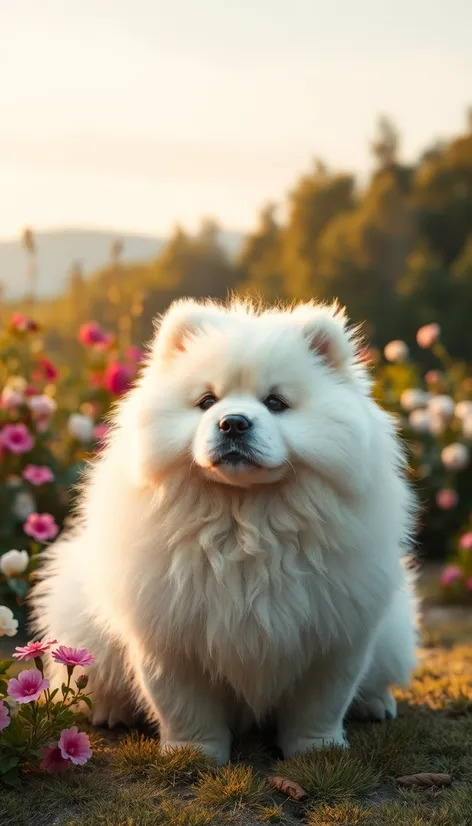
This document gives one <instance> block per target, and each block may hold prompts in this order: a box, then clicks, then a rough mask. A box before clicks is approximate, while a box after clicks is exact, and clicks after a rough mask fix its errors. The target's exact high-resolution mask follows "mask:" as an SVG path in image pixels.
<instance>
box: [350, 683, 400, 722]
mask: <svg viewBox="0 0 472 826" xmlns="http://www.w3.org/2000/svg"><path fill="white" fill-rule="evenodd" d="M396 716H397V703H396V700H395V697H394V696H393V694H392V692H391V691H390V689H386V691H384V692H383V693H382V694H371V693H365V694H363V695H359V697H356V698H355V700H354V701H353V703H352V705H351V708H350V709H349V713H348V717H349V719H351V720H365V721H368V720H370V721H376V722H383V721H384V720H394V719H395V717H396Z"/></svg>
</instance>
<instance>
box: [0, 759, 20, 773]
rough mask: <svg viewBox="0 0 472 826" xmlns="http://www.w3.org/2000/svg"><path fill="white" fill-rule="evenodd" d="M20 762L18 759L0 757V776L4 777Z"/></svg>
mask: <svg viewBox="0 0 472 826" xmlns="http://www.w3.org/2000/svg"><path fill="white" fill-rule="evenodd" d="M19 762H20V759H19V757H17V756H16V755H12V756H11V757H0V774H2V775H4V774H5V773H6V772H9V771H10V769H14V768H16V767H17V766H18V763H19Z"/></svg>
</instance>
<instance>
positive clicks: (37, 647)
mask: <svg viewBox="0 0 472 826" xmlns="http://www.w3.org/2000/svg"><path fill="white" fill-rule="evenodd" d="M56 643H57V640H42V641H41V642H29V643H27V645H24V646H23V647H22V646H20V645H17V646H16V648H15V651H16V654H13V656H14V658H15V660H20V661H21V662H27V661H28V660H34V659H35V657H42V655H43V654H45V653H46V651H48V650H49V649H50V647H51V645H55V644H56Z"/></svg>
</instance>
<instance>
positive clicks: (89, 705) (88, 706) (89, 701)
mask: <svg viewBox="0 0 472 826" xmlns="http://www.w3.org/2000/svg"><path fill="white" fill-rule="evenodd" d="M80 699H81V700H83V701H84V703H85V705H86V706H87V708H89V709H90V710H92V700H91V699H90V697H87V695H86V694H83V695H82V697H81V698H80Z"/></svg>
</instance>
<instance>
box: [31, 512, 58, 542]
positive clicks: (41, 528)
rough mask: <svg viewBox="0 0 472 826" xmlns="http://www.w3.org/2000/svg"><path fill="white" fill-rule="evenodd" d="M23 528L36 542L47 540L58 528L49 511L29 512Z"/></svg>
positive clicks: (52, 537)
mask: <svg viewBox="0 0 472 826" xmlns="http://www.w3.org/2000/svg"><path fill="white" fill-rule="evenodd" d="M23 530H24V532H25V533H27V534H28V536H32V537H33V539H36V540H37V541H38V542H47V541H48V539H54V537H55V536H57V534H58V533H59V528H58V526H57V525H56V522H55V521H54V517H53V516H52V515H51V514H50V513H31V514H30V515H29V516H28V519H27V520H26V522H25V524H24V525H23Z"/></svg>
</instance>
